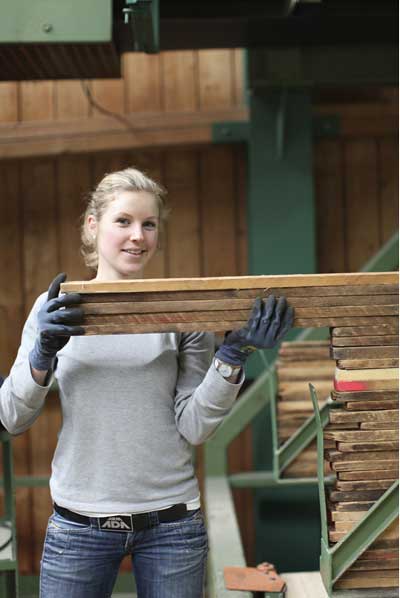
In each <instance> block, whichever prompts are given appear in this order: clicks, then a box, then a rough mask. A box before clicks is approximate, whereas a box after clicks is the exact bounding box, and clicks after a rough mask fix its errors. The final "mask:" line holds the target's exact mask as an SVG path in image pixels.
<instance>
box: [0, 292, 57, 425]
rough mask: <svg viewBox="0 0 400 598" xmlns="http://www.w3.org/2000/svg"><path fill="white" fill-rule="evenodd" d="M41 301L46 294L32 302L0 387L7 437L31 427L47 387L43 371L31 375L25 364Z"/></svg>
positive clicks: (2, 414)
mask: <svg viewBox="0 0 400 598" xmlns="http://www.w3.org/2000/svg"><path fill="white" fill-rule="evenodd" d="M45 301H46V293H43V295H40V297H39V298H38V299H37V300H36V302H35V304H34V306H33V308H32V310H31V313H30V314H29V316H28V319H27V321H26V323H25V326H24V329H23V332H22V338H21V345H20V347H19V350H18V354H17V357H16V359H15V362H14V364H13V366H12V368H11V371H10V373H9V375H8V376H7V378H6V379H5V380H4V383H3V385H2V387H1V388H0V420H1V422H2V424H3V426H4V427H5V428H6V429H7V430H8V432H10V434H21V433H22V432H24V431H25V430H27V429H28V428H29V427H30V426H31V425H32V424H33V422H34V421H35V419H36V418H37V417H38V415H39V413H40V412H41V410H42V409H43V405H44V401H45V398H46V395H47V393H48V391H49V389H50V386H51V382H52V377H51V378H50V380H49V381H48V384H47V385H46V386H45V385H44V381H45V378H46V374H47V372H39V374H38V375H37V376H35V375H34V373H33V371H32V369H31V366H30V364H29V353H30V352H31V350H32V349H33V347H34V344H35V340H36V337H37V323H36V322H37V313H38V311H39V309H40V307H41V306H42V305H43V304H44V303H45ZM43 374H44V376H43ZM36 378H37V379H36Z"/></svg>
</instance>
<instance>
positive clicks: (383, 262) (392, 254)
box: [361, 232, 399, 272]
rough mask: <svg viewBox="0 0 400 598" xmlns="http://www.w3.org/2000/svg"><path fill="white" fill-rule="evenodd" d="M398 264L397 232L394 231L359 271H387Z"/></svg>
mask: <svg viewBox="0 0 400 598" xmlns="http://www.w3.org/2000/svg"><path fill="white" fill-rule="evenodd" d="M398 266H399V233H398V232H397V233H395V234H394V235H393V236H392V237H391V238H390V239H389V240H388V241H387V242H386V243H385V244H384V245H383V246H382V247H381V249H380V250H379V251H378V252H377V253H376V254H375V255H374V256H372V258H371V259H370V260H368V262H367V263H366V264H364V266H363V267H362V268H361V272H387V271H391V270H396V269H397V268H398Z"/></svg>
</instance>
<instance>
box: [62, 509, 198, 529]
mask: <svg viewBox="0 0 400 598" xmlns="http://www.w3.org/2000/svg"><path fill="white" fill-rule="evenodd" d="M53 506H54V510H55V511H56V512H57V513H59V515H61V516H62V517H64V518H65V519H68V520H69V521H75V522H76V523H83V524H84V525H91V523H92V522H93V521H94V522H96V523H97V525H98V528H99V529H100V530H102V531H107V532H133V531H140V530H143V529H148V528H150V527H154V525H157V524H158V523H167V522H168V521H176V520H178V519H182V518H183V517H185V516H186V515H187V512H188V510H187V508H186V505H185V504H183V503H182V504H178V505H173V506H172V507H170V508H169V509H162V510H161V511H152V512H151V513H138V514H132V515H111V516H109V517H86V516H85V515H80V514H79V513H74V512H73V511H70V510H69V509H65V508H64V507H60V506H59V505H57V504H56V503H54V505H53Z"/></svg>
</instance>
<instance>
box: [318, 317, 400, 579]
mask: <svg viewBox="0 0 400 598" xmlns="http://www.w3.org/2000/svg"><path fill="white" fill-rule="evenodd" d="M331 354H332V356H333V357H334V359H335V360H336V364H337V367H336V371H335V380H334V386H335V390H334V391H333V392H332V399H333V400H334V401H335V402H336V404H337V405H338V407H339V408H335V409H332V410H331V412H330V425H329V429H326V430H325V438H326V439H327V440H328V442H332V441H334V442H335V443H336V447H335V449H328V450H327V451H326V458H327V460H328V461H329V463H330V465H331V468H332V471H334V472H335V473H336V482H335V486H334V488H333V489H332V490H331V491H330V492H329V503H328V505H329V506H328V509H329V511H330V520H331V528H330V531H329V538H330V541H331V542H332V543H334V542H338V541H340V540H341V539H342V538H343V537H344V535H345V534H346V533H347V532H348V531H350V530H351V529H352V528H353V527H354V525H356V524H357V522H358V521H359V520H360V519H361V518H362V517H363V516H364V515H365V512H366V511H367V510H368V509H369V508H370V507H371V506H372V505H373V504H374V503H375V502H376V501H377V500H378V499H379V498H380V497H381V496H382V495H383V494H384V492H385V491H386V490H387V489H388V488H389V487H390V486H391V485H392V484H393V482H394V481H395V480H397V478H398V468H399V456H398V425H399V397H398V373H399V370H398V365H399V360H398V324H395V323H393V322H388V323H386V324H383V325H379V326H377V325H372V326H361V327H360V326H350V327H338V328H333V329H332V330H331ZM398 524H399V522H398V519H397V520H396V521H394V523H393V524H391V525H390V526H389V527H388V528H387V529H386V530H385V531H384V532H383V533H382V534H381V535H380V536H379V538H378V539H377V540H376V541H375V542H374V543H373V544H372V545H371V546H370V547H369V548H368V549H367V550H366V551H365V552H364V553H363V554H362V555H361V557H360V558H359V559H358V560H357V561H356V562H355V563H354V564H353V565H352V566H351V567H350V569H348V570H347V571H346V572H345V573H344V575H343V576H342V577H341V578H340V579H339V580H338V581H337V582H336V584H335V589H350V588H359V589H363V588H392V587H397V586H398V583H399V580H398V558H399V551H398V542H399V530H398Z"/></svg>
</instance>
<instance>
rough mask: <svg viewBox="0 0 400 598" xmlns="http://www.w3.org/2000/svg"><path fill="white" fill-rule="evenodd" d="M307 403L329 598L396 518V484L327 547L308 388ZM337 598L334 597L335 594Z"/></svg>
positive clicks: (323, 571)
mask: <svg viewBox="0 0 400 598" xmlns="http://www.w3.org/2000/svg"><path fill="white" fill-rule="evenodd" d="M309 387H310V394H311V400H312V403H313V407H314V413H315V418H316V422H317V448H318V489H319V502H320V513H321V557H320V563H321V576H322V580H323V582H324V585H325V588H326V591H327V592H328V595H329V597H330V598H331V597H334V596H335V592H334V591H333V585H334V584H335V582H336V581H337V580H338V579H339V578H340V576H341V575H343V573H344V572H345V571H347V569H348V568H349V567H350V566H351V565H352V564H353V563H354V562H355V561H356V560H357V559H358V557H359V556H360V555H361V554H362V553H363V552H364V551H365V550H366V549H367V548H368V547H369V546H370V545H371V544H372V543H373V542H374V541H375V540H376V539H377V538H378V536H379V535H380V534H381V533H382V532H383V531H384V530H385V529H386V528H387V527H388V526H389V525H390V524H391V523H392V522H393V521H394V520H395V519H396V518H397V517H398V516H399V482H398V481H396V482H394V484H392V486H391V487H390V488H389V489H388V490H387V491H386V492H385V494H384V495H383V496H382V497H381V498H380V499H379V500H378V501H377V502H376V503H375V504H374V505H373V506H372V507H371V508H370V509H369V510H368V511H367V513H366V514H365V515H364V517H363V518H362V519H361V520H360V521H359V522H358V523H357V525H356V526H355V527H354V528H353V529H352V530H351V531H350V532H348V533H347V534H346V535H345V537H344V538H342V540H341V541H340V542H338V543H337V544H335V545H334V546H332V547H330V546H329V535H328V521H327V509H326V497H325V486H324V438H323V423H322V419H321V417H320V412H319V408H318V398H317V393H316V391H315V387H314V386H313V385H312V384H310V385H309ZM336 595H337V593H336Z"/></svg>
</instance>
